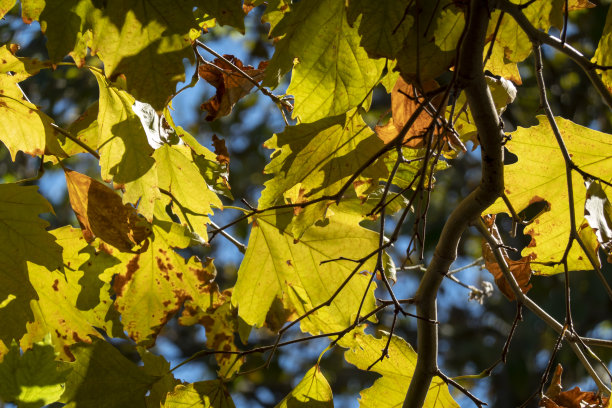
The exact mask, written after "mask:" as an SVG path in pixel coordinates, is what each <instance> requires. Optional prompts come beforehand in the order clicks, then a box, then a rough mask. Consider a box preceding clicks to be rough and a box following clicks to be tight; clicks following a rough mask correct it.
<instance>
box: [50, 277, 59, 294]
mask: <svg viewBox="0 0 612 408" xmlns="http://www.w3.org/2000/svg"><path fill="white" fill-rule="evenodd" d="M57 285H59V279H56V280H54V281H53V286H51V287H52V288H53V290H54V291H56V292H57V291H58V290H59V288H58V287H57Z"/></svg>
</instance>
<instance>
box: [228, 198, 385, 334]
mask: <svg viewBox="0 0 612 408" xmlns="http://www.w3.org/2000/svg"><path fill="white" fill-rule="evenodd" d="M292 213H293V211H292V210H288V211H287V210H285V211H269V212H266V213H265V214H264V215H260V216H256V217H253V226H252V229H251V236H250V238H249V245H248V247H247V252H246V254H245V257H244V260H243V261H242V264H241V265H240V270H239V271H238V281H237V282H236V286H235V288H234V293H233V296H232V304H234V305H237V306H238V314H239V315H240V317H242V318H243V319H244V320H245V321H246V322H247V323H248V324H251V325H257V326H261V325H263V323H264V321H265V319H266V314H267V313H268V311H269V310H270V307H271V306H272V304H273V302H274V300H275V299H279V300H280V301H282V303H283V305H284V307H285V308H286V309H288V310H296V311H297V312H298V314H302V313H304V312H305V311H307V310H310V309H312V308H313V307H315V306H318V305H319V304H321V303H323V302H325V301H327V300H329V298H330V296H331V295H332V294H333V293H334V292H335V291H336V290H337V289H338V288H339V287H340V285H341V284H342V283H343V282H344V280H345V279H346V278H348V277H349V275H350V274H351V273H352V272H353V271H354V270H355V269H356V273H355V275H354V276H353V277H352V278H351V279H350V281H349V283H348V284H347V285H346V286H345V287H344V289H343V290H342V291H341V292H340V294H339V295H338V296H337V297H336V299H335V300H334V301H333V302H332V304H331V306H329V307H324V308H322V309H320V310H319V311H317V312H315V313H314V314H312V315H310V316H309V317H308V318H306V319H304V320H302V321H301V323H300V324H301V328H302V330H303V331H306V332H310V333H313V334H318V333H319V332H333V331H337V330H342V329H344V328H345V327H347V326H348V325H349V324H351V323H352V322H353V320H354V319H355V314H356V313H357V309H358V308H359V304H360V302H361V300H362V298H364V296H365V302H364V305H363V308H362V311H361V312H362V314H365V313H367V312H368V311H369V310H372V308H373V307H374V297H373V286H375V285H372V286H370V288H369V289H368V291H367V292H366V287H367V285H368V281H369V279H370V277H369V274H367V273H362V272H364V271H369V272H371V271H372V270H373V268H374V263H375V260H376V259H375V257H373V258H370V260H369V261H368V262H366V263H365V264H364V265H358V264H357V263H355V262H352V261H350V259H360V258H361V257H363V256H364V255H365V254H367V253H369V252H371V251H374V250H375V249H376V247H377V246H378V234H376V233H375V232H373V231H368V230H366V229H363V228H362V227H360V226H359V224H358V222H359V221H360V220H361V217H360V216H355V215H349V214H346V213H340V212H339V213H337V214H335V215H334V216H333V217H329V218H328V219H327V220H326V221H325V222H322V223H320V225H319V224H317V225H315V226H313V227H311V228H309V229H308V230H307V231H306V232H305V233H304V235H303V236H302V237H301V238H300V240H299V241H297V242H296V240H295V237H294V236H293V235H292V234H291V232H290V231H288V230H287V227H288V224H289V222H290V220H291V216H292ZM338 257H345V258H348V259H349V260H336V259H337V258H338ZM330 261H331V262H330ZM322 262H325V263H322Z"/></svg>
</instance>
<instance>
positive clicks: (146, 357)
mask: <svg viewBox="0 0 612 408" xmlns="http://www.w3.org/2000/svg"><path fill="white" fill-rule="evenodd" d="M138 354H140V358H141V359H142V363H143V369H144V371H145V373H146V374H148V375H150V376H153V377H155V378H156V381H155V383H154V384H153V387H152V388H151V392H150V394H149V395H147V400H146V403H147V408H159V407H160V405H161V404H163V403H164V401H165V400H166V395H167V394H168V393H169V392H172V390H174V387H176V386H177V385H178V384H180V383H181V382H180V381H179V380H177V379H175V378H174V375H173V374H172V372H171V371H170V363H169V362H168V361H166V359H165V358H164V357H163V356H157V355H155V354H153V353H150V352H148V351H147V350H146V349H144V348H142V347H138Z"/></svg>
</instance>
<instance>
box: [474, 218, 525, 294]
mask: <svg viewBox="0 0 612 408" xmlns="http://www.w3.org/2000/svg"><path fill="white" fill-rule="evenodd" d="M485 223H486V224H487V227H488V228H489V231H490V232H491V235H492V236H493V237H495V239H496V240H497V242H502V240H501V237H500V236H499V231H498V230H497V226H496V225H495V216H487V217H485ZM501 252H502V254H503V256H504V259H505V260H506V263H507V264H508V267H509V268H510V272H512V275H514V278H515V279H516V282H517V283H518V285H519V287H520V288H521V290H522V291H523V293H527V292H528V291H529V289H531V284H530V283H529V279H530V278H531V275H532V273H533V272H532V270H531V258H530V256H524V257H522V258H521V259H519V260H518V261H515V260H512V259H510V258H509V257H508V254H507V252H506V250H505V249H503V248H501ZM482 256H483V258H484V261H485V268H487V270H488V271H489V272H490V273H491V275H493V277H494V278H495V284H496V285H497V287H498V288H499V290H500V291H501V292H502V293H503V294H504V295H505V296H506V297H507V298H508V299H509V300H514V299H515V296H514V292H513V291H512V287H511V286H510V283H509V282H508V281H507V280H506V278H505V277H504V274H503V273H502V270H501V268H500V267H499V264H498V263H497V261H496V259H495V256H494V255H493V251H492V249H491V246H490V245H489V244H488V243H487V242H486V241H485V240H483V241H482Z"/></svg>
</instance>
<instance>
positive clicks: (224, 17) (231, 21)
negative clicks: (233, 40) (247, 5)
mask: <svg viewBox="0 0 612 408" xmlns="http://www.w3.org/2000/svg"><path fill="white" fill-rule="evenodd" d="M197 6H198V9H200V10H203V11H204V12H205V13H206V14H207V15H208V16H210V17H213V18H215V19H216V20H217V21H218V22H219V24H221V25H230V26H232V27H235V28H237V29H238V31H240V32H241V33H243V34H244V15H245V13H244V11H243V9H242V1H241V0H206V1H202V2H199V3H198V4H197Z"/></svg>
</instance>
